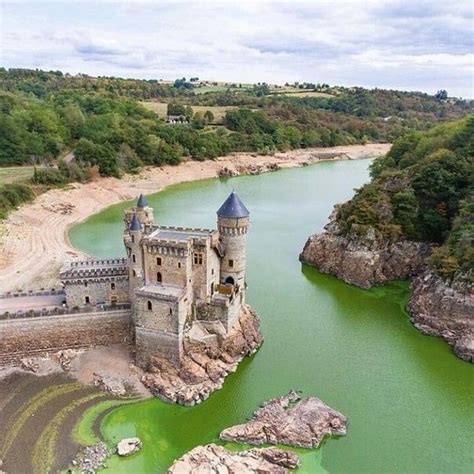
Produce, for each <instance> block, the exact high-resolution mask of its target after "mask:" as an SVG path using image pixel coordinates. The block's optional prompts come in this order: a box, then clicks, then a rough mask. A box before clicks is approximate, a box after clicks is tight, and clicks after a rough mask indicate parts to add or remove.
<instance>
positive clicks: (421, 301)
mask: <svg viewBox="0 0 474 474" xmlns="http://www.w3.org/2000/svg"><path fill="white" fill-rule="evenodd" d="M411 286H412V296H411V299H410V303H409V305H408V307H409V310H410V313H411V320H412V322H413V324H414V325H415V327H416V328H417V329H419V330H420V331H421V332H423V333H424V334H428V335H430V336H439V337H442V338H443V339H444V340H445V341H447V342H448V343H449V344H451V345H452V346H454V352H455V353H456V355H457V356H458V357H460V358H461V359H464V360H466V361H468V362H474V294H473V291H472V286H470V285H468V284H463V283H459V282H458V283H454V284H451V285H450V284H448V283H446V282H445V281H443V280H442V279H441V278H440V277H438V276H437V275H436V274H434V273H433V272H430V271H428V270H426V271H425V272H423V273H422V274H420V275H419V276H418V277H416V278H415V279H414V280H413V282H412V285H411Z"/></svg>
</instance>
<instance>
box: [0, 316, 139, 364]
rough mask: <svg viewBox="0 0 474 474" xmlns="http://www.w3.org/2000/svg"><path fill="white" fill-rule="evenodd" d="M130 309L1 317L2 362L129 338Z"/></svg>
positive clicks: (0, 361) (12, 362)
mask: <svg viewBox="0 0 474 474" xmlns="http://www.w3.org/2000/svg"><path fill="white" fill-rule="evenodd" d="M130 319H131V314H130V310H129V309H127V310H117V311H107V312H101V313H83V314H68V315H61V316H52V315H50V316H41V317H34V318H19V319H7V320H1V321H0V366H2V365H9V364H14V363H18V362H19V361H20V359H22V358H23V357H27V356H34V355H40V354H45V353H46V352H56V351H59V350H61V349H71V348H82V347H91V346H101V345H109V344H115V343H120V342H127V341H128V340H129V336H130V327H129V326H130Z"/></svg>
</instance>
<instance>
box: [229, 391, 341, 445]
mask: <svg viewBox="0 0 474 474" xmlns="http://www.w3.org/2000/svg"><path fill="white" fill-rule="evenodd" d="M346 433H347V418H346V417H345V416H344V415H342V414H341V413H339V412H337V411H336V410H334V409H332V408H331V407H329V406H328V405H326V404H325V403H324V402H323V401H321V400H320V399H319V398H316V397H308V398H305V399H302V398H301V396H300V395H299V394H298V393H297V392H295V391H294V390H292V391H290V392H289V393H288V395H285V396H283V397H278V398H272V399H270V400H268V401H266V402H265V403H263V405H262V407H261V408H259V409H258V410H256V411H255V413H254V414H253V417H252V418H251V420H250V421H248V422H247V423H244V424H242V425H236V426H232V427H231V428H227V429H225V430H224V431H222V432H221V434H220V438H221V439H223V440H226V441H234V442H238V443H248V444H255V445H261V444H285V445H287V446H294V447H299V448H307V449H310V448H317V447H318V446H319V444H320V443H321V441H322V440H323V438H324V437H325V436H344V435H346Z"/></svg>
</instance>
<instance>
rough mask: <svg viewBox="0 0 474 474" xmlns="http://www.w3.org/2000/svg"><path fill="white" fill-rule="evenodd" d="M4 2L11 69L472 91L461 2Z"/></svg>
mask: <svg viewBox="0 0 474 474" xmlns="http://www.w3.org/2000/svg"><path fill="white" fill-rule="evenodd" d="M66 5H67V7H66ZM0 11H1V18H0V21H1V27H2V28H1V29H2V33H1V37H0V38H1V48H0V58H1V65H2V66H3V67H5V68H26V69H42V70H59V71H62V72H63V73H69V74H72V75H75V74H86V75H89V76H95V77H97V76H108V77H112V76H113V77H122V78H125V79H144V80H150V79H156V80H160V79H163V80H165V81H173V80H174V79H176V78H180V77H187V78H189V77H193V76H194V77H199V78H200V80H207V81H218V82H232V83H236V82H237V83H257V82H266V83H269V84H284V83H285V82H288V83H293V82H295V81H297V82H300V83H301V82H314V83H328V84H330V85H334V86H343V87H354V86H359V87H364V88H367V89H374V88H378V89H388V90H400V91H410V92H422V93H427V94H434V93H435V92H436V91H437V90H439V89H445V90H447V91H448V94H449V95H450V96H456V97H463V98H465V99H470V98H472V97H474V87H473V64H474V61H473V58H474V55H473V48H472V46H473V39H472V26H473V7H472V5H471V4H470V2H467V1H462V0H456V1H454V2H451V3H450V4H449V5H445V4H444V3H442V2H439V1H436V2H425V1H423V2H416V4H413V3H409V2H404V1H385V2H375V1H369V2H361V1H359V0H352V1H344V2H342V1H338V2H328V1H319V2H294V3H289V2H267V1H260V2H252V3H251V2H245V1H244V2H239V3H237V2H234V1H232V2H225V3H222V2H221V3H217V2H216V3H213V2H192V3H184V2H181V1H167V2H160V3H157V2H151V1H148V2H146V1H108V0H102V1H100V2H95V3H89V2H84V1H79V2H75V3H70V2H65V1H63V0H56V1H49V2H48V1H36V2H31V1H24V2H8V1H7V2H3V3H2V5H1V7H0ZM341 18H342V20H341ZM223 38H224V39H225V41H223Z"/></svg>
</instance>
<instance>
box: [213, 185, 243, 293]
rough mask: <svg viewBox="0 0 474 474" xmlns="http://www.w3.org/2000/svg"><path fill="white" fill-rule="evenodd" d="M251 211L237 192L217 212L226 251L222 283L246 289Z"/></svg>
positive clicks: (222, 265) (221, 239)
mask: <svg viewBox="0 0 474 474" xmlns="http://www.w3.org/2000/svg"><path fill="white" fill-rule="evenodd" d="M249 215H250V213H249V211H248V209H247V208H246V207H245V205H244V203H243V202H242V201H241V200H240V198H239V196H237V193H236V192H235V191H232V193H231V194H230V195H229V197H228V198H227V199H226V200H225V201H224V204H222V206H221V207H220V208H219V210H218V211H217V226H218V229H219V235H220V241H221V244H222V247H223V250H224V257H223V259H222V261H221V283H230V284H235V285H237V286H238V287H239V288H244V287H245V260H246V252H247V246H246V245H247V232H248V229H249Z"/></svg>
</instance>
